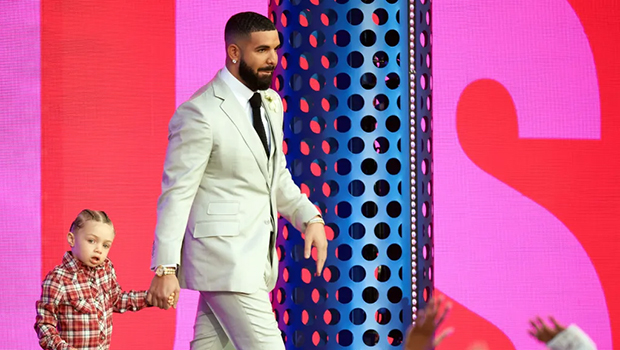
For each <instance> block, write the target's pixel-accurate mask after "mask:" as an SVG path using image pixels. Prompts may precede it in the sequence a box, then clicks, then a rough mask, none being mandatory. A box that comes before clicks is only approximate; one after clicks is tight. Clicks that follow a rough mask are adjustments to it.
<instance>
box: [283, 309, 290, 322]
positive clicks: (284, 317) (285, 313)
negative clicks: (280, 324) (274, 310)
mask: <svg viewBox="0 0 620 350" xmlns="http://www.w3.org/2000/svg"><path fill="white" fill-rule="evenodd" d="M282 319H283V320H284V323H285V324H289V322H288V320H289V316H288V310H284V315H282Z"/></svg>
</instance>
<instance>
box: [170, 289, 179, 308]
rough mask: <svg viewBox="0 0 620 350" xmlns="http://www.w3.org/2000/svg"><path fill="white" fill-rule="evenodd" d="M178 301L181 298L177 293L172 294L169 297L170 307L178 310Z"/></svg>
mask: <svg viewBox="0 0 620 350" xmlns="http://www.w3.org/2000/svg"><path fill="white" fill-rule="evenodd" d="M177 301H179V296H178V295H177V293H175V292H172V294H170V296H169V297H168V305H170V306H172V307H173V308H175V309H176V308H177Z"/></svg>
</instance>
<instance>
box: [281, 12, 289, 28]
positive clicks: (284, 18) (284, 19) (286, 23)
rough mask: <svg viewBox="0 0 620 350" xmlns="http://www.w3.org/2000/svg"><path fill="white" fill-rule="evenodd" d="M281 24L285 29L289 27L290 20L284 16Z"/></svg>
mask: <svg viewBox="0 0 620 350" xmlns="http://www.w3.org/2000/svg"><path fill="white" fill-rule="evenodd" d="M280 23H282V26H283V27H286V26H288V18H286V15H285V14H282V18H281V19H280Z"/></svg>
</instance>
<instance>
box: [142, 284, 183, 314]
mask: <svg viewBox="0 0 620 350" xmlns="http://www.w3.org/2000/svg"><path fill="white" fill-rule="evenodd" d="M180 290H181V288H180V286H179V280H178V279H177V277H176V276H175V275H165V276H161V277H159V276H153V280H152V281H151V287H150V288H149V291H148V294H147V296H146V302H147V303H148V304H149V305H153V306H157V307H158V308H160V309H164V310H168V309H169V308H170V307H174V308H176V306H177V302H178V301H179V292H180Z"/></svg>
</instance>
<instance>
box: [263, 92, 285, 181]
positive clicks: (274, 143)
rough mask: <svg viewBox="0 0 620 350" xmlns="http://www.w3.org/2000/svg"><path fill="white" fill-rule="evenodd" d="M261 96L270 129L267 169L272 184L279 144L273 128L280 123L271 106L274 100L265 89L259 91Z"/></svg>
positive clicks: (274, 104)
mask: <svg viewBox="0 0 620 350" xmlns="http://www.w3.org/2000/svg"><path fill="white" fill-rule="evenodd" d="M260 94H261V97H262V101H263V106H264V107H265V116H266V117H267V121H268V124H269V130H270V133H269V134H270V135H271V149H270V150H269V152H270V154H269V162H270V164H269V170H270V175H271V178H270V179H269V180H270V183H271V184H270V185H273V179H274V178H275V174H274V173H275V171H276V169H277V167H278V162H277V159H276V157H277V150H278V147H280V145H279V144H278V139H279V138H278V137H277V136H276V135H277V134H276V132H278V131H277V130H276V128H275V125H280V123H279V119H278V116H277V113H276V111H275V110H273V109H272V108H273V106H276V103H275V101H273V98H272V97H268V94H267V93H266V92H265V91H261V92H260Z"/></svg>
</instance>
